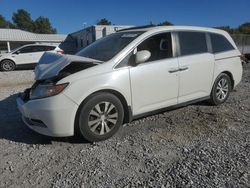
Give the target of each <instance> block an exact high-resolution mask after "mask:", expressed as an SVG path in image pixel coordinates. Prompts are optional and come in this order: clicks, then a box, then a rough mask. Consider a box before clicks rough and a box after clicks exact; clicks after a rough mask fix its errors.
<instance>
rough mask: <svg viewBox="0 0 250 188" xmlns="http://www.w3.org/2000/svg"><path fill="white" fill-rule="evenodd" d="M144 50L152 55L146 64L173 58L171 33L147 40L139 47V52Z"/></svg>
mask: <svg viewBox="0 0 250 188" xmlns="http://www.w3.org/2000/svg"><path fill="white" fill-rule="evenodd" d="M142 50H147V51H149V52H150V53H151V56H150V58H149V59H148V60H147V61H146V62H151V61H157V60H161V59H166V58H171V57H173V51H172V40H171V33H161V34H157V35H154V36H152V37H150V38H148V39H146V40H145V41H143V42H142V43H141V44H140V45H139V46H138V47H137V51H138V52H139V51H142Z"/></svg>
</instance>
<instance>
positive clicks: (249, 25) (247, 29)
mask: <svg viewBox="0 0 250 188" xmlns="http://www.w3.org/2000/svg"><path fill="white" fill-rule="evenodd" d="M238 30H239V32H240V33H242V34H250V22H246V23H244V24H241V25H240V26H239V28H238Z"/></svg>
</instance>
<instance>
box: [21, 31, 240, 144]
mask: <svg viewBox="0 0 250 188" xmlns="http://www.w3.org/2000/svg"><path fill="white" fill-rule="evenodd" d="M240 55H241V54H240V52H239V50H238V49H237V47H236V45H235V43H234V42H233V40H232V38H231V37H230V36H229V34H228V33H226V32H225V31H222V30H218V29H212V28H202V27H187V26H160V27H146V28H143V27H142V28H131V29H127V30H123V31H119V32H117V33H114V34H111V35H109V36H107V37H105V38H102V39H100V40H98V41H96V42H94V43H93V44H91V45H90V46H88V47H86V48H85V49H83V50H81V51H80V52H78V53H77V54H76V55H58V54H49V53H46V54H45V55H44V56H43V57H42V58H41V60H40V62H39V63H38V65H37V66H36V69H35V80H36V82H35V84H34V85H33V86H32V87H31V88H29V89H27V90H26V91H25V92H24V93H21V94H20V95H19V97H18V98H17V105H18V108H19V110H20V111H21V113H22V117H23V121H24V122H25V124H27V126H28V127H30V128H31V129H33V130H35V131H37V132H39V133H41V134H44V135H49V136H61V137H64V136H72V135H74V134H76V133H79V134H81V135H82V136H83V137H84V138H85V139H87V140H89V141H91V142H94V141H101V140H104V139H107V138H109V137H111V136H112V135H114V134H115V133H116V132H117V130H118V129H119V127H121V125H122V124H124V123H128V122H131V121H132V120H134V119H138V118H141V117H145V116H148V115H152V114H155V113H159V112H163V111H166V110H168V109H172V108H174V107H177V106H178V107H179V106H183V105H187V104H190V103H194V102H197V101H202V100H209V101H210V102H211V103H212V104H214V105H219V104H221V103H223V102H225V101H226V100H227V98H228V96H229V93H230V91H232V89H233V88H234V87H235V86H236V85H237V84H238V83H239V82H240V80H241V77H242V64H241V60H240Z"/></svg>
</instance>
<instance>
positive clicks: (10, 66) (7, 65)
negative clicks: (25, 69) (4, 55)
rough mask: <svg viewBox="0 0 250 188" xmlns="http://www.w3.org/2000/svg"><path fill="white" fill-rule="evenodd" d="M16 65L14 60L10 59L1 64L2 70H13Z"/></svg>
mask: <svg viewBox="0 0 250 188" xmlns="http://www.w3.org/2000/svg"><path fill="white" fill-rule="evenodd" d="M15 68H16V65H15V63H14V62H13V61H11V60H9V59H5V60H3V61H2V62H1V64H0V69H1V71H13V70H15Z"/></svg>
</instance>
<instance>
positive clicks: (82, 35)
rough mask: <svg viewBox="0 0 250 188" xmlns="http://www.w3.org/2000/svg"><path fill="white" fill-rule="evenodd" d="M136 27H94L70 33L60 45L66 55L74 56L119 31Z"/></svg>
mask: <svg viewBox="0 0 250 188" xmlns="http://www.w3.org/2000/svg"><path fill="white" fill-rule="evenodd" d="M129 27H134V26H131V25H93V26H90V27H87V28H84V29H82V30H79V31H76V32H74V33H70V34H69V35H68V36H67V38H66V39H65V41H64V42H63V43H62V44H61V45H60V48H62V49H63V50H64V51H65V53H68V54H74V53H76V52H77V51H79V50H80V49H82V48H84V47H86V46H88V45H89V44H91V43H92V42H94V41H96V40H98V39H100V38H102V37H105V36H107V35H110V34H112V33H115V32H116V31H118V30H121V29H126V28H129Z"/></svg>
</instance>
